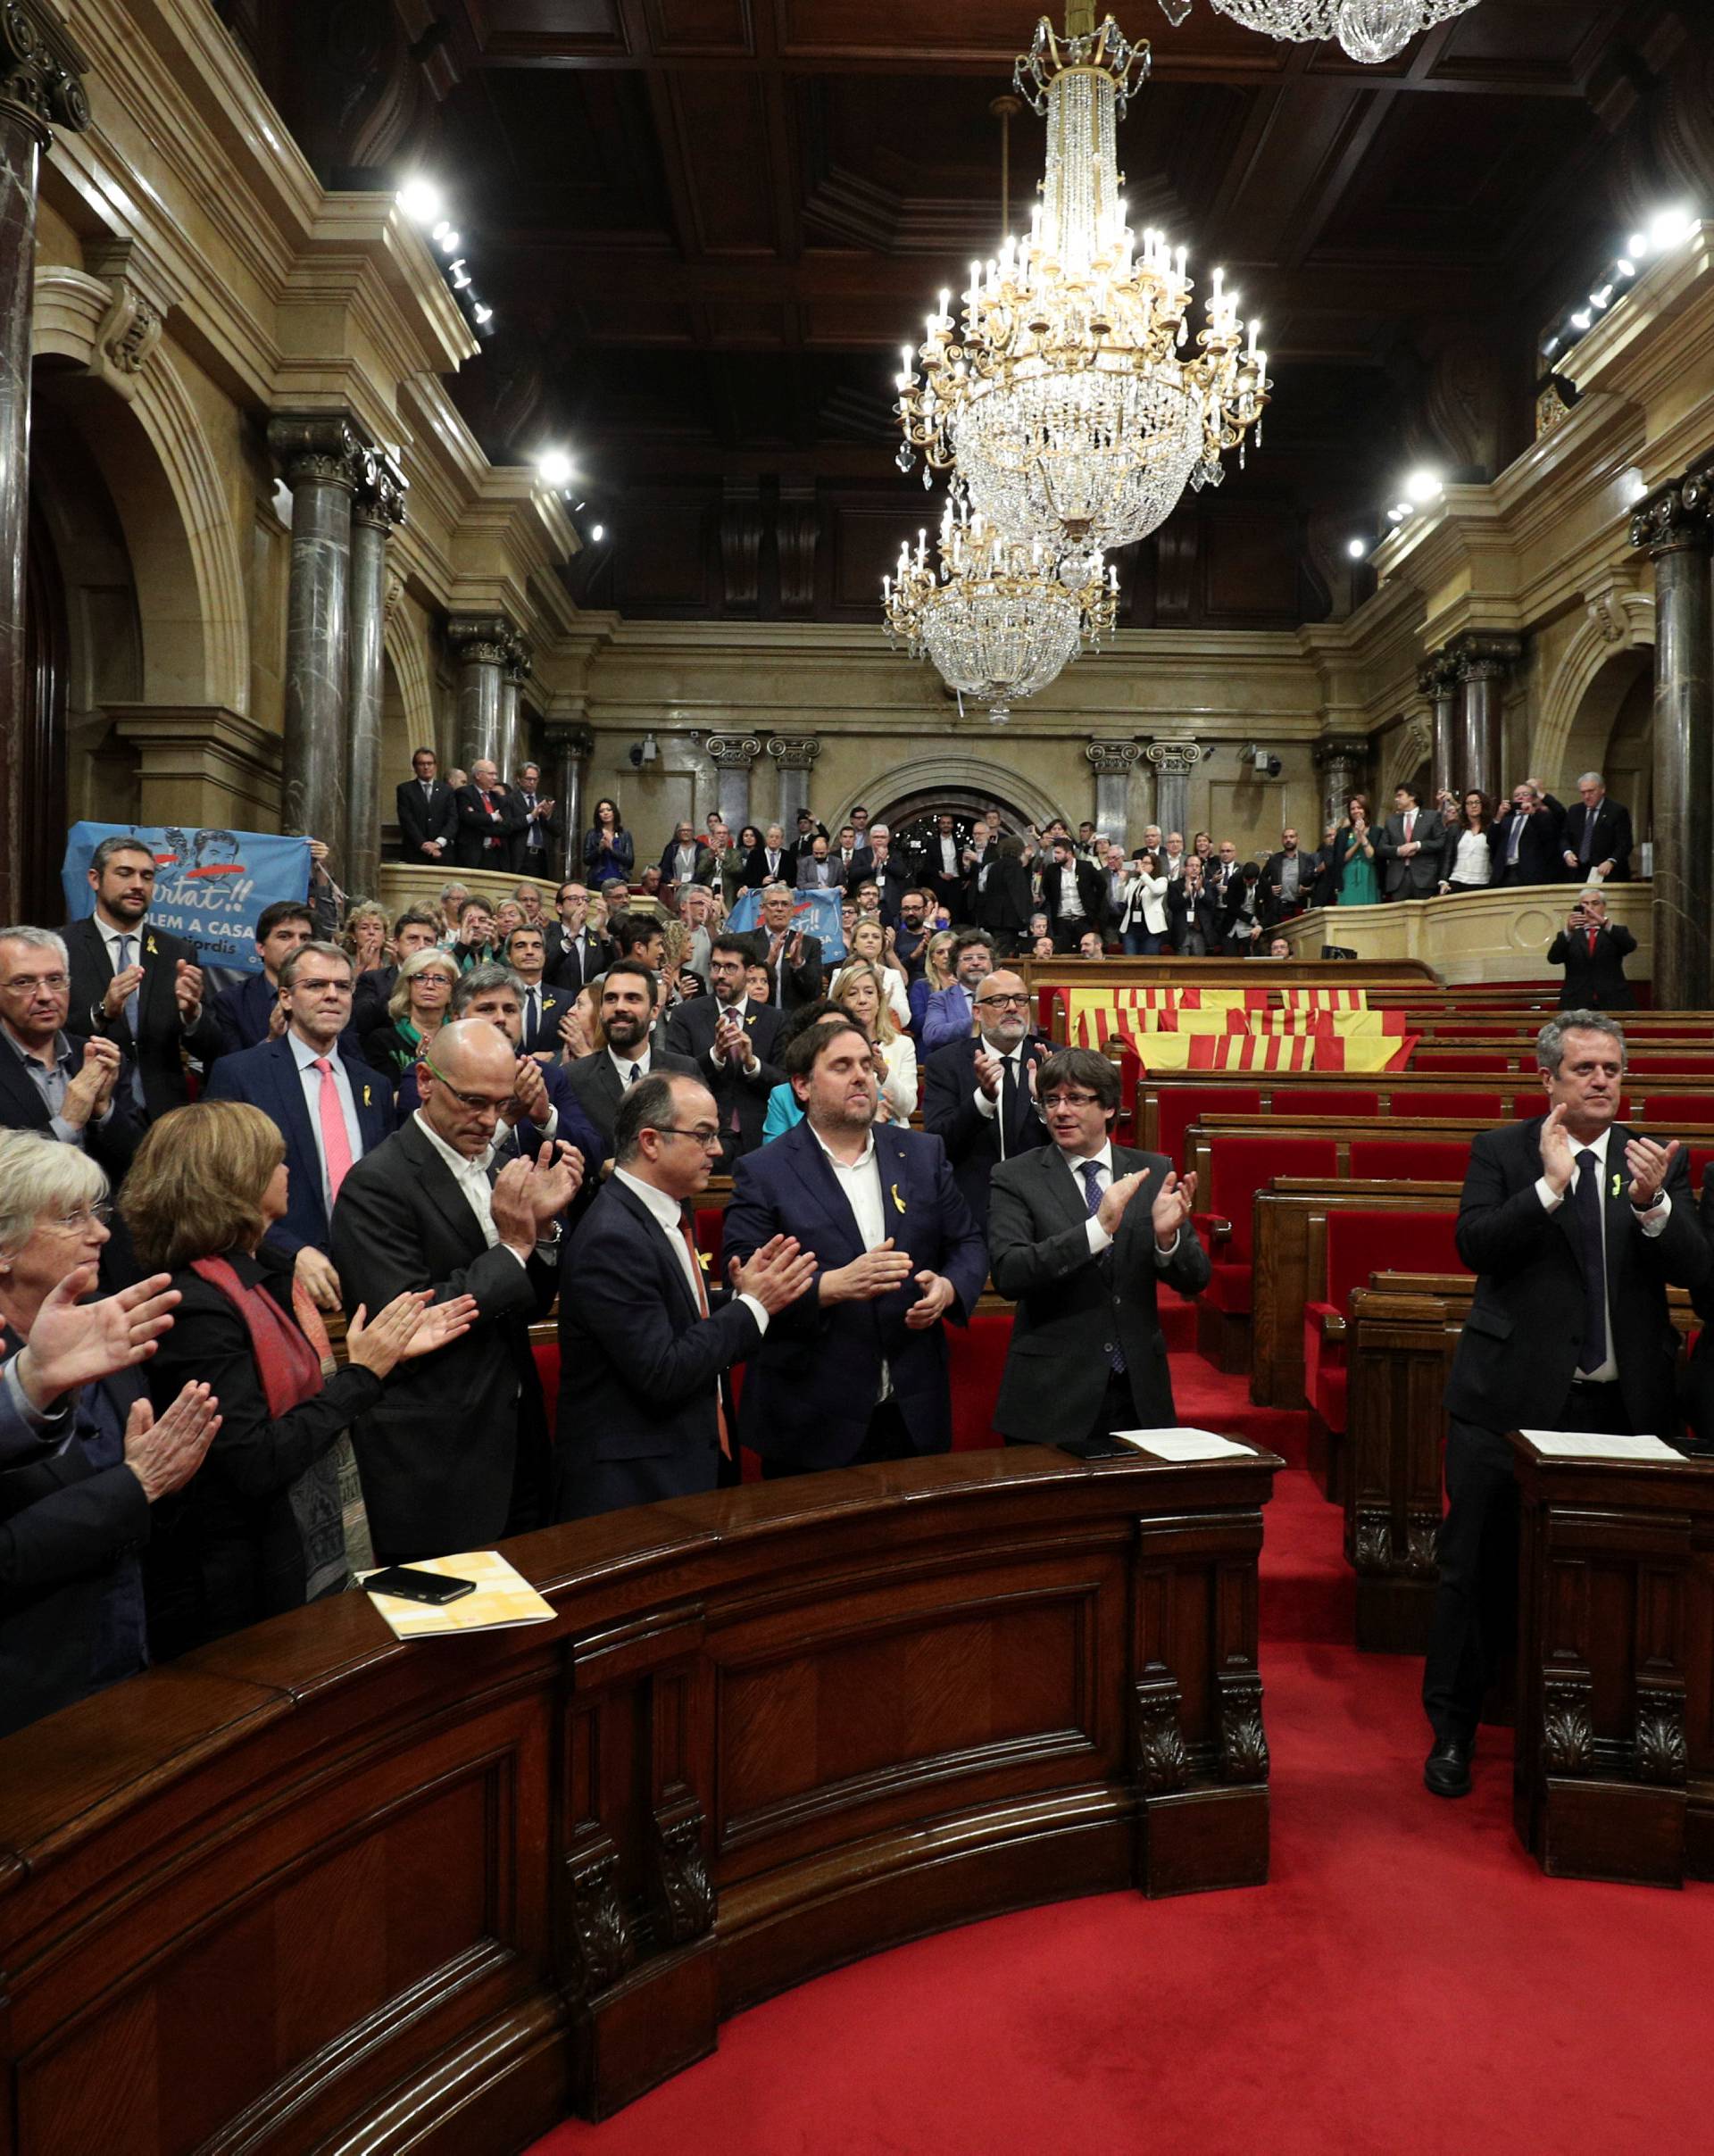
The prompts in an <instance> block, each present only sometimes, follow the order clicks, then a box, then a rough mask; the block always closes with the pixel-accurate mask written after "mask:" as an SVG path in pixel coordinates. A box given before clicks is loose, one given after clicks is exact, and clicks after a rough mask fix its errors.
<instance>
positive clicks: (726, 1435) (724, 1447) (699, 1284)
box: [678, 1217, 732, 1460]
mask: <svg viewBox="0 0 1714 2156" xmlns="http://www.w3.org/2000/svg"><path fill="white" fill-rule="evenodd" d="M678 1233H679V1234H680V1235H681V1236H683V1237H684V1239H685V1248H686V1250H687V1251H688V1252H689V1253H690V1269H691V1271H692V1272H693V1273H694V1274H695V1276H696V1307H697V1309H698V1310H699V1311H701V1312H702V1314H703V1317H704V1318H705V1317H707V1315H708V1286H707V1283H706V1282H705V1281H704V1280H703V1261H702V1257H701V1255H700V1253H698V1251H697V1248H696V1236H695V1230H694V1229H693V1228H692V1227H691V1225H690V1222H689V1221H688V1220H685V1219H683V1218H682V1217H681V1218H680V1220H679V1222H678ZM714 1426H715V1428H717V1429H718V1430H719V1432H720V1450H721V1452H722V1453H724V1454H725V1455H726V1457H727V1458H728V1460H730V1459H731V1457H732V1434H731V1432H730V1431H729V1430H728V1428H727V1427H726V1403H725V1401H724V1400H722V1399H721V1397H720V1379H719V1378H715V1380H714Z"/></svg>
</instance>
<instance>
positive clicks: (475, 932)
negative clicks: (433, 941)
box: [452, 898, 497, 971]
mask: <svg viewBox="0 0 1714 2156" xmlns="http://www.w3.org/2000/svg"><path fill="white" fill-rule="evenodd" d="M496 947H497V946H496V945H495V939H494V914H493V912H492V911H491V910H490V908H489V905H488V902H487V899H486V898H462V899H461V900H460V901H459V904H458V940H457V941H456V942H455V943H454V944H453V946H452V953H453V957H454V958H455V959H456V960H457V961H458V962H459V965H460V967H461V969H462V970H465V971H468V970H470V967H472V966H491V965H492V964H493V963H494V953H495V949H496Z"/></svg>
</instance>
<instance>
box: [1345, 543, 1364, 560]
mask: <svg viewBox="0 0 1714 2156" xmlns="http://www.w3.org/2000/svg"><path fill="white" fill-rule="evenodd" d="M1345 552H1346V553H1347V554H1349V555H1350V556H1351V558H1352V561H1353V562H1360V561H1361V560H1362V559H1363V557H1364V555H1365V554H1368V552H1369V541H1368V540H1367V539H1347V540H1346V541H1345Z"/></svg>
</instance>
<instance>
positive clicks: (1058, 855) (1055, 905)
mask: <svg viewBox="0 0 1714 2156" xmlns="http://www.w3.org/2000/svg"><path fill="white" fill-rule="evenodd" d="M1042 898H1043V901H1044V905H1045V908H1046V912H1047V920H1048V927H1049V929H1050V931H1051V932H1052V934H1053V948H1054V949H1055V950H1056V951H1061V952H1067V951H1075V950H1076V949H1077V939H1078V937H1079V936H1081V935H1082V934H1083V932H1084V930H1085V929H1086V928H1101V927H1102V925H1103V923H1104V921H1105V920H1106V913H1107V895H1106V888H1105V884H1104V880H1103V878H1102V872H1101V870H1099V869H1098V868H1097V867H1096V866H1095V864H1094V862H1093V861H1086V860H1085V859H1084V858H1083V856H1082V855H1081V854H1080V853H1078V852H1077V848H1076V847H1075V846H1074V845H1072V843H1071V841H1070V840H1069V838H1063V837H1061V838H1056V839H1055V840H1054V841H1053V861H1052V862H1051V864H1050V865H1049V866H1048V867H1047V868H1045V869H1044V870H1043V871H1042Z"/></svg>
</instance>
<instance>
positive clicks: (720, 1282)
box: [695, 1205, 726, 1287]
mask: <svg viewBox="0 0 1714 2156" xmlns="http://www.w3.org/2000/svg"><path fill="white" fill-rule="evenodd" d="M695 1235H696V1247H697V1249H698V1250H699V1251H701V1252H702V1253H703V1256H704V1257H705V1258H706V1259H707V1260H708V1277H709V1279H710V1280H711V1282H712V1283H713V1285H714V1286H716V1287H724V1286H725V1285H726V1279H725V1276H724V1274H723V1273H722V1272H721V1270H720V1246H721V1244H723V1243H724V1242H725V1240H726V1208H725V1206H724V1205H699V1206H698V1207H697V1208H696V1226H695Z"/></svg>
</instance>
